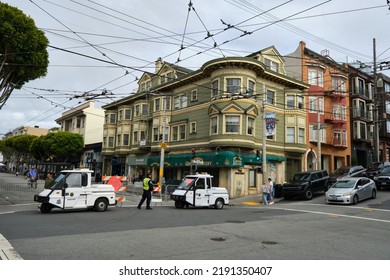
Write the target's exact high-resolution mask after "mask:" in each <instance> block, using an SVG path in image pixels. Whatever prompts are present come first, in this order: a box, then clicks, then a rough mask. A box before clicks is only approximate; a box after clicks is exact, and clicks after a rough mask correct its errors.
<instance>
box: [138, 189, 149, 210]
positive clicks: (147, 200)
mask: <svg viewBox="0 0 390 280" xmlns="http://www.w3.org/2000/svg"><path fill="white" fill-rule="evenodd" d="M145 200H146V208H150V201H151V200H152V193H151V192H149V191H144V192H143V194H142V198H141V201H140V202H139V203H138V208H141V206H142V204H143V203H144V201H145Z"/></svg>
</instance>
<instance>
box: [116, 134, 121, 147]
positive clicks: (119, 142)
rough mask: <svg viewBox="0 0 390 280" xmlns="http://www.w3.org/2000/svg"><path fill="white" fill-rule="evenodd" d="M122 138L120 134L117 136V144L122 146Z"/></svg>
mask: <svg viewBox="0 0 390 280" xmlns="http://www.w3.org/2000/svg"><path fill="white" fill-rule="evenodd" d="M121 139H122V137H121V135H120V134H118V135H117V137H116V140H117V141H116V142H117V146H120V145H121Z"/></svg>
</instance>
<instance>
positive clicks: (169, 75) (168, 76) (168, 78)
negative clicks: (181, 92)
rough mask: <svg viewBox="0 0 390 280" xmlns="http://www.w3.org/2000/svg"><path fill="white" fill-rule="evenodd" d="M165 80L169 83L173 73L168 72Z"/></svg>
mask: <svg viewBox="0 0 390 280" xmlns="http://www.w3.org/2000/svg"><path fill="white" fill-rule="evenodd" d="M167 80H168V82H170V81H172V80H173V73H172V72H169V73H168V74H167Z"/></svg>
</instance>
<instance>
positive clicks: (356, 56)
mask: <svg viewBox="0 0 390 280" xmlns="http://www.w3.org/2000/svg"><path fill="white" fill-rule="evenodd" d="M0 1H1V2H4V3H8V4H10V5H12V6H14V7H17V8H19V9H20V10H22V11H23V12H24V13H25V14H26V15H28V16H30V17H31V18H33V19H34V21H35V24H36V25H37V27H38V28H40V29H41V30H43V31H44V32H45V34H46V36H47V37H48V39H49V44H50V46H51V47H49V48H48V52H49V60H50V64H49V67H48V74H47V76H46V77H44V78H41V79H38V80H35V81H31V82H29V83H28V84H26V85H25V86H24V87H23V88H22V89H21V90H18V91H14V92H13V93H12V95H11V97H10V98H9V99H8V101H7V103H6V104H5V106H4V107H3V108H2V109H1V110H0V137H2V135H1V134H3V133H7V132H9V131H10V130H13V129H15V128H17V127H19V126H22V125H28V126H39V127H43V128H52V127H55V126H58V125H57V124H56V123H55V119H57V118H59V117H60V116H61V114H62V113H63V112H65V111H66V110H69V109H71V108H73V107H75V106H77V105H79V102H81V103H82V102H84V99H83V98H81V97H79V96H81V95H82V94H84V93H86V92H87V93H88V95H89V96H92V95H96V94H100V93H101V92H102V91H103V90H107V91H108V92H111V93H112V95H111V96H110V97H109V98H104V99H97V100H96V105H97V106H98V107H100V106H102V105H104V104H108V103H111V102H113V101H115V100H118V99H119V98H123V97H126V96H128V95H129V94H130V93H132V92H134V91H135V90H136V88H137V82H136V78H139V77H140V76H141V75H142V71H150V72H154V61H155V60H156V59H157V58H158V57H161V58H163V59H164V60H165V61H167V62H170V63H176V62H177V61H179V63H178V65H179V66H183V67H187V68H190V69H193V70H196V69H198V68H199V67H200V66H201V65H202V64H203V63H205V62H207V61H208V60H210V59H214V58H219V57H223V56H226V57H227V56H245V55H248V54H250V53H253V52H256V51H258V50H261V49H264V48H267V47H269V46H272V45H274V46H275V47H276V48H277V49H278V51H279V52H280V53H281V54H282V55H284V54H288V53H291V52H293V51H294V50H295V49H296V48H297V47H298V44H299V42H300V41H305V42H306V43H307V47H308V48H310V49H312V50H314V51H316V52H318V53H321V51H322V50H325V49H326V50H329V54H330V56H331V57H332V58H333V59H334V60H336V61H338V62H350V63H353V62H356V61H361V62H363V63H366V64H367V65H370V64H371V65H372V64H373V38H375V39H376V47H377V50H376V53H377V59H378V62H381V61H390V36H389V26H390V10H389V7H388V5H387V0H370V1H367V0H330V1H327V0H312V1H306V0H293V1H286V0H272V1H271V0H269V1H258V0H246V1H245V0H213V1H210V0H192V1H191V3H192V6H191V9H190V11H189V3H190V1H189V0H187V1H186V0H164V1H162V0H116V1H112V0H32V1H29V0H0ZM267 11H269V12H268V13H267ZM0 24H1V23H0ZM229 25H230V26H234V27H233V28H229V29H227V30H224V29H226V28H227V27H228V26H229ZM208 34H209V35H213V36H209V37H208V38H206V37H207V35H208ZM244 34H246V35H244ZM241 35H244V36H241ZM181 45H183V47H184V48H183V49H182V50H181V51H180V46H181ZM214 45H216V47H215V48H213V46H214ZM87 56H88V57H87ZM101 60H103V61H101ZM104 61H105V62H104ZM118 65H119V66H118ZM384 73H385V74H386V75H389V76H390V72H389V71H385V72H384Z"/></svg>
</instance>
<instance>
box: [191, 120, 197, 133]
mask: <svg viewBox="0 0 390 280" xmlns="http://www.w3.org/2000/svg"><path fill="white" fill-rule="evenodd" d="M190 133H196V122H191V123H190Z"/></svg>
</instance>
